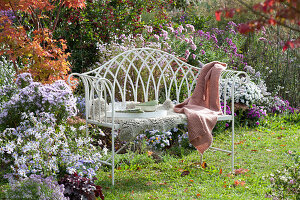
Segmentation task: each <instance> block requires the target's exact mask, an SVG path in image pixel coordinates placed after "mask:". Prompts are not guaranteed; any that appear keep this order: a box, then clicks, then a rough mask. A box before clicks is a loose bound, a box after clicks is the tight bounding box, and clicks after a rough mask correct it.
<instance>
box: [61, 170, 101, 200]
mask: <svg viewBox="0 0 300 200" xmlns="http://www.w3.org/2000/svg"><path fill="white" fill-rule="evenodd" d="M59 183H60V184H63V185H64V186H65V191H64V194H65V196H67V197H69V198H70V199H95V197H100V198H101V199H102V200H104V195H103V193H102V188H101V187H100V186H99V185H95V184H94V182H93V181H92V180H91V179H89V178H86V177H82V176H78V175H77V174H72V175H66V176H65V177H63V178H62V179H61V180H60V181H59Z"/></svg>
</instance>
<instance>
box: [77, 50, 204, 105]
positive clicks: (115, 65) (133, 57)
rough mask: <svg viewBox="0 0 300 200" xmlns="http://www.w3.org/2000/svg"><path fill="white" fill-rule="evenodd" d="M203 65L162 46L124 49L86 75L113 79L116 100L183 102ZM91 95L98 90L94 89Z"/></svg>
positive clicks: (192, 87)
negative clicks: (159, 48) (171, 52)
mask: <svg viewBox="0 0 300 200" xmlns="http://www.w3.org/2000/svg"><path fill="white" fill-rule="evenodd" d="M202 65H203V64H202V63H200V66H199V67H195V66H192V65H189V64H187V63H186V62H184V61H182V60H180V59H178V58H176V57H175V56H174V55H171V54H169V53H167V52H164V51H161V50H158V49H151V48H140V49H133V50H129V51H126V52H123V53H121V54H119V55H117V56H116V57H114V58H113V59H111V60H110V61H108V62H106V63H105V64H103V65H102V66H100V67H98V68H97V69H95V70H92V71H90V72H86V73H83V74H82V75H84V76H86V77H91V78H92V79H97V78H99V77H101V78H105V79H107V80H109V81H110V82H111V84H112V86H113V88H114V93H115V98H116V101H123V102H124V101H141V102H142V101H144V102H146V101H150V100H159V101H160V102H161V101H164V100H166V99H171V100H177V101H178V102H179V101H180V100H182V99H185V98H186V97H188V96H190V95H191V94H192V91H193V89H194V87H195V85H196V79H197V77H198V75H199V73H200V70H201V68H200V67H202ZM86 89H87V88H86ZM90 89H91V88H90ZM91 94H94V92H91V91H90V95H91ZM180 98H181V99H180Z"/></svg>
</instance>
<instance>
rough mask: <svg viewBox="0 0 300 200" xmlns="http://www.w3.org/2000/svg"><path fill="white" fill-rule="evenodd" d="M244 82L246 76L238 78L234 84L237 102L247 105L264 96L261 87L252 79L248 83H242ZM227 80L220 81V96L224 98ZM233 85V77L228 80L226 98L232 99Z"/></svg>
mask: <svg viewBox="0 0 300 200" xmlns="http://www.w3.org/2000/svg"><path fill="white" fill-rule="evenodd" d="M241 82H244V78H243V77H242V78H239V77H237V78H236V82H235V84H234V88H235V93H234V95H235V96H234V101H235V103H242V104H245V105H247V106H250V105H251V104H253V103H256V102H258V101H259V100H260V99H261V98H262V97H263V95H262V93H261V90H260V88H259V87H258V86H257V85H256V84H255V83H254V82H252V81H249V83H247V84H241ZM225 83H226V80H224V79H222V80H221V81H220V88H219V89H220V98H221V100H222V99H224V89H225ZM232 85H233V78H232V79H230V80H229V81H228V84H227V89H226V100H230V97H231V88H232Z"/></svg>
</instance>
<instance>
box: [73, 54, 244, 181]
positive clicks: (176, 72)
mask: <svg viewBox="0 0 300 200" xmlns="http://www.w3.org/2000/svg"><path fill="white" fill-rule="evenodd" d="M202 66H203V64H202V63H201V64H200V66H199V67H195V66H192V65H189V64H188V63H186V62H184V61H182V60H180V59H178V58H176V57H175V56H174V55H171V54H169V53H167V52H164V51H161V50H157V49H151V48H141V49H133V50H129V51H126V52H123V53H121V54H119V55H118V56H116V57H114V58H113V59H111V60H110V61H108V62H107V63H105V64H103V65H102V66H99V67H98V68H97V69H94V70H92V71H89V72H86V73H82V74H76V73H74V74H71V75H70V77H69V83H70V84H75V83H74V82H72V81H70V78H71V77H72V76H78V77H79V78H80V79H81V81H82V82H83V85H84V91H85V99H86V122H87V123H92V124H96V125H101V126H105V127H110V128H112V135H113V134H114V133H115V130H116V129H119V128H120V126H119V125H118V124H116V123H115V106H116V105H115V102H116V101H119V102H126V101H134V102H147V101H150V100H158V101H159V102H161V103H163V102H164V101H165V100H167V99H170V100H176V102H181V101H183V100H184V99H185V98H187V97H189V96H191V95H192V92H193V89H194V88H195V85H196V82H197V77H198V75H199V73H200V71H201V67H202ZM240 75H244V76H246V77H247V74H246V73H244V72H238V71H232V70H225V71H223V72H222V75H221V78H222V79H225V81H226V80H229V79H230V78H232V77H234V80H235V77H238V76H240ZM231 91H232V92H231V99H232V101H231V102H232V109H234V106H233V103H234V86H233V87H232V90H231ZM223 96H224V97H225V98H224V100H223V102H224V104H225V106H224V113H226V109H227V108H226V103H227V102H226V84H225V89H224V95H223ZM109 103H110V104H111V107H110V110H111V111H112V112H111V113H112V115H111V116H110V117H108V115H107V110H108V108H107V107H108V104H109ZM218 120H232V148H231V150H230V151H227V150H222V149H218V148H213V149H215V150H220V151H224V152H227V153H231V154H232V170H233V167H234V110H232V115H223V116H220V117H219V118H218ZM112 149H113V151H112V157H111V158H109V159H108V160H106V161H103V163H105V164H109V165H112V179H113V184H114V155H115V153H116V152H115V151H114V136H113V137H112ZM110 160H111V162H110Z"/></svg>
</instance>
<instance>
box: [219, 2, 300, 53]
mask: <svg viewBox="0 0 300 200" xmlns="http://www.w3.org/2000/svg"><path fill="white" fill-rule="evenodd" d="M238 1H239V2H240V3H241V4H242V5H243V7H240V8H223V9H220V10H217V11H216V12H215V15H216V20H217V21H220V20H221V16H222V13H225V17H226V18H232V17H233V16H234V15H235V14H236V13H243V14H245V13H246V12H248V11H251V12H252V13H254V14H255V15H256V16H257V18H256V19H255V20H252V21H248V22H246V23H243V24H240V26H239V28H238V31H239V32H240V33H242V34H247V33H249V32H253V31H256V30H260V29H261V28H262V27H263V26H274V25H280V26H284V27H286V28H288V29H290V30H292V31H294V32H298V33H299V32H300V28H299V26H300V11H299V8H300V1H299V0H265V1H264V2H262V3H258V4H254V5H253V6H250V5H248V4H246V3H245V2H243V1H242V0H238ZM298 47H300V37H298V38H297V39H294V40H290V41H287V42H286V43H285V45H284V47H283V51H285V50H286V49H288V48H298Z"/></svg>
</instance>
